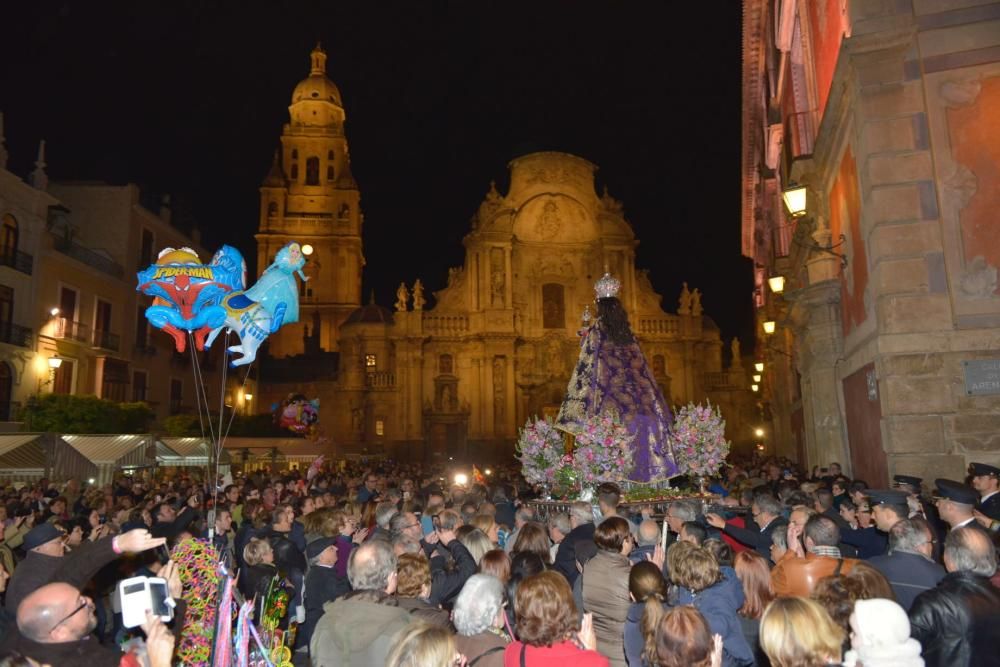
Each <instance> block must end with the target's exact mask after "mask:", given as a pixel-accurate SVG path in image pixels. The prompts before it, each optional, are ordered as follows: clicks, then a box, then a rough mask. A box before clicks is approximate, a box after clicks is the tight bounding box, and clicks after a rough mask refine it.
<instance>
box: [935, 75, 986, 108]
mask: <svg viewBox="0 0 1000 667" xmlns="http://www.w3.org/2000/svg"><path fill="white" fill-rule="evenodd" d="M982 89H983V84H981V83H980V82H979V80H977V79H951V80H948V81H945V82H944V83H942V84H941V87H940V88H939V89H938V90H939V91H940V92H941V97H943V98H944V100H945V102H947V103H948V106H950V107H967V106H969V105H971V104H973V103H975V101H976V98H977V97H979V93H980V91H982Z"/></svg>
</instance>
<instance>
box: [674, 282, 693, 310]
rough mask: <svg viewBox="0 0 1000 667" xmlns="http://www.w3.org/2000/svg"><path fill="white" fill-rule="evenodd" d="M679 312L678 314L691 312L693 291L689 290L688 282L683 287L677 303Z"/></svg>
mask: <svg viewBox="0 0 1000 667" xmlns="http://www.w3.org/2000/svg"><path fill="white" fill-rule="evenodd" d="M677 314H678V315H690V314H691V292H690V291H689V290H688V284H687V283H684V287H683V289H681V297H680V299H679V301H678V304H677Z"/></svg>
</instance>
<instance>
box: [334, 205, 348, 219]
mask: <svg viewBox="0 0 1000 667" xmlns="http://www.w3.org/2000/svg"><path fill="white" fill-rule="evenodd" d="M350 216H351V206H350V205H349V204H341V205H340V210H338V211H337V217H338V218H340V219H341V220H346V219H347V218H349V217H350Z"/></svg>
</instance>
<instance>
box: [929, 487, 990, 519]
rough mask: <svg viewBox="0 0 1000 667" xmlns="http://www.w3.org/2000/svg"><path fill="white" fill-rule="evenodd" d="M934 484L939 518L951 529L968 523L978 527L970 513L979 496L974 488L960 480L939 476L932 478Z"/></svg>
mask: <svg viewBox="0 0 1000 667" xmlns="http://www.w3.org/2000/svg"><path fill="white" fill-rule="evenodd" d="M934 486H936V487H937V491H938V496H939V497H938V500H937V503H936V504H937V508H938V512H940V514H941V519H942V520H943V521H945V522H947V523H948V525H949V526H951V530H955V529H956V528H962V527H963V526H968V525H972V526H976V527H979V524H978V523H976V517H975V516H973V514H972V508H973V507H975V505H976V500H977V499H978V497H979V495H978V494H977V493H976V492H975V490H974V489H972V488H970V487H968V486H966V485H965V484H962V483H961V482H956V481H954V480H951V479H940V478H939V479H936V480H934Z"/></svg>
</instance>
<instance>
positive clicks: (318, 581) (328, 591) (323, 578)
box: [297, 565, 351, 646]
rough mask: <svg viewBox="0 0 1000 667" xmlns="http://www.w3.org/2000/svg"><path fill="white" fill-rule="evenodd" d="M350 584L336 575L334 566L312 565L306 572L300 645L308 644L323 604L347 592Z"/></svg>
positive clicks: (321, 613) (320, 615)
mask: <svg viewBox="0 0 1000 667" xmlns="http://www.w3.org/2000/svg"><path fill="white" fill-rule="evenodd" d="M350 590H351V584H350V583H349V582H348V581H347V578H346V577H338V576H337V571H336V568H333V567H323V566H322V565H313V566H311V567H310V568H309V572H307V573H306V599H305V607H306V622H305V624H304V625H303V626H302V629H301V630H300V632H299V634H300V636H301V638H300V639H298V640H297V642H298V643H299V645H301V646H309V640H310V639H312V633H313V628H315V627H316V622H317V621H318V620H319V619H320V618H321V617H322V616H323V605H324V604H326V603H327V602H333V601H334V600H336V599H337V598H339V597H340V596H341V595H344V594H345V593H349V592H350Z"/></svg>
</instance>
